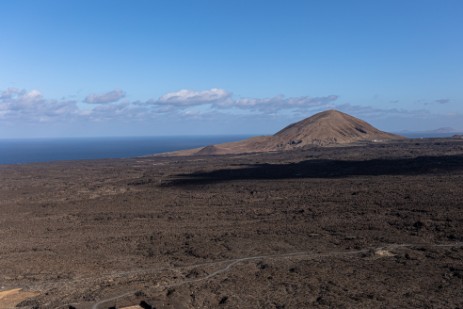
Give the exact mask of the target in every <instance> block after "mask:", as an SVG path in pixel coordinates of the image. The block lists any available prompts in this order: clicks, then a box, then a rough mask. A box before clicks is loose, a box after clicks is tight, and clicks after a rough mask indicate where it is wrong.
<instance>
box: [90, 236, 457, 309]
mask: <svg viewBox="0 0 463 309" xmlns="http://www.w3.org/2000/svg"><path fill="white" fill-rule="evenodd" d="M410 247H447V248H452V247H463V242H456V243H449V244H389V245H384V246H380V247H371V248H367V249H361V250H353V251H329V252H326V253H313V252H308V251H301V252H291V253H281V254H271V255H258V256H249V257H242V258H236V259H229V260H223V261H218V262H211V263H200V264H193V265H188V266H180V267H177V269H194V268H196V267H200V266H212V265H220V264H227V265H226V266H225V267H223V268H220V269H218V270H216V271H214V272H212V273H210V274H208V275H207V276H204V277H201V278H195V279H188V280H183V281H180V282H177V283H173V284H166V285H163V286H160V287H159V288H160V289H167V288H172V287H178V286H181V285H184V284H191V283H197V282H201V281H205V280H209V279H211V278H213V277H215V276H217V275H219V274H221V273H225V272H227V271H229V270H230V269H231V268H232V267H233V266H235V265H237V264H239V263H242V262H246V261H254V260H262V259H285V258H291V257H300V258H305V259H317V258H328V257H335V256H352V255H358V254H364V253H368V252H371V251H373V252H377V251H378V250H387V251H389V250H394V249H397V248H410ZM148 272H149V270H145V271H136V273H140V274H142V273H148ZM134 273H135V272H134ZM134 293H135V291H132V292H127V293H124V294H120V295H117V296H113V297H111V298H106V299H102V300H100V301H98V302H97V303H95V304H94V305H93V306H92V309H99V306H100V305H102V304H105V303H107V302H110V301H114V300H117V299H120V298H124V297H127V296H131V295H134Z"/></svg>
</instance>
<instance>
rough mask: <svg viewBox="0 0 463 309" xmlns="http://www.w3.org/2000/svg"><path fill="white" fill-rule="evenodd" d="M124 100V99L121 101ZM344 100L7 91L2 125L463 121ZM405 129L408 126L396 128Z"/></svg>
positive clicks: (0, 110) (0, 97) (214, 92)
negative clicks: (323, 118)
mask: <svg viewBox="0 0 463 309" xmlns="http://www.w3.org/2000/svg"><path fill="white" fill-rule="evenodd" d="M122 98H125V99H124V100H121V99H122ZM339 101H340V99H339V96H338V95H335V94H329V95H326V96H313V97H312V96H299V97H287V96H284V95H276V96H273V97H268V98H251V97H237V96H235V95H234V94H233V93H231V92H229V91H226V90H224V89H219V88H212V89H209V90H201V91H196V90H187V89H182V90H179V91H175V92H169V93H166V94H164V95H161V96H160V97H158V98H151V99H148V100H145V101H140V100H138V101H136V100H128V99H127V98H126V93H125V92H124V91H122V90H112V91H108V92H106V93H102V94H89V95H87V96H84V97H83V99H76V100H68V99H50V98H47V97H45V96H44V95H43V94H42V93H41V92H40V91H38V90H25V89H17V88H7V89H5V90H3V91H0V124H2V123H3V124H8V123H9V124H10V127H11V128H14V127H16V126H21V125H22V124H28V125H29V124H31V123H62V124H67V123H75V124H76V125H82V126H83V125H84V124H85V123H89V122H91V123H111V124H112V125H114V126H117V125H118V124H121V123H125V124H127V125H129V126H131V125H137V124H144V125H150V126H153V125H155V123H156V122H157V121H166V119H173V120H175V121H180V122H182V121H196V123H198V124H199V123H200V122H201V121H203V122H209V123H213V122H214V121H215V122H220V121H223V119H235V120H239V119H241V120H243V119H248V120H249V119H255V120H256V121H261V122H262V123H265V122H266V121H267V122H268V120H272V121H273V120H279V121H283V120H282V119H286V120H287V121H288V122H289V121H296V120H300V119H302V118H305V117H308V116H310V115H312V114H314V113H315V112H319V111H322V110H326V109H338V110H341V111H344V112H346V113H349V114H352V115H353V116H356V117H360V118H363V119H365V120H367V121H372V120H375V119H377V120H378V121H381V119H382V120H384V121H386V120H387V121H388V122H385V126H384V127H385V128H387V126H388V124H389V123H390V121H391V120H392V121H393V122H392V123H394V124H398V123H403V124H408V123H410V120H412V121H421V122H422V123H428V120H429V119H433V121H434V122H435V123H436V124H437V123H446V121H447V120H451V121H453V122H457V120H458V119H462V120H463V115H461V114H459V113H456V114H455V113H453V114H449V115H445V114H435V113H434V114H433V113H431V112H430V111H429V110H426V109H420V110H406V109H401V108H397V107H395V108H387V107H374V106H365V105H356V104H352V103H349V102H339ZM433 101H435V102H436V103H439V104H446V103H448V102H449V100H448V99H440V100H433ZM218 119H222V120H218ZM401 119H402V120H401ZM248 120H247V121H248ZM265 120H266V121H265ZM286 120H285V121H286ZM243 121H244V120H243ZM396 121H398V122H396ZM400 121H402V122H400ZM462 122H463V121H462ZM231 123H233V121H231ZM440 126H442V125H440ZM402 128H403V126H402V127H400V128H397V129H402Z"/></svg>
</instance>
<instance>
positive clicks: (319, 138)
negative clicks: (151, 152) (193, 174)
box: [162, 110, 404, 156]
mask: <svg viewBox="0 0 463 309" xmlns="http://www.w3.org/2000/svg"><path fill="white" fill-rule="evenodd" d="M400 139H404V137H402V136H399V135H395V134H391V133H387V132H383V131H380V130H378V129H376V128H375V127H373V126H372V125H370V124H368V123H367V122H365V121H363V120H360V119H358V118H355V117H353V116H350V115H348V114H345V113H342V112H340V111H337V110H328V111H324V112H321V113H318V114H315V115H313V116H311V117H309V118H306V119H304V120H301V121H299V122H296V123H293V124H291V125H289V126H287V127H286V128H284V129H283V130H281V131H279V132H277V133H276V134H274V135H272V136H258V137H253V138H250V139H246V140H243V141H238V142H232V143H225V144H218V145H210V146H206V147H203V148H198V149H191V150H182V151H176V152H171V153H167V154H162V155H173V156H189V155H220V154H238V153H250V152H269V151H282V150H291V149H297V148H302V147H310V146H312V147H313V146H323V147H327V146H336V145H340V144H351V143H356V142H383V141H387V140H400Z"/></svg>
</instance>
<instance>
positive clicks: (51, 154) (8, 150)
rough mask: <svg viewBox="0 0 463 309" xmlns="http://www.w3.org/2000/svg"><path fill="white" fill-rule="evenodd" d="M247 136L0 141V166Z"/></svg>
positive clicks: (153, 150) (171, 148)
mask: <svg viewBox="0 0 463 309" xmlns="http://www.w3.org/2000/svg"><path fill="white" fill-rule="evenodd" d="M248 137H250V136H249V135H246V136H243V135H227V136H173V137H172V136H169V137H166V136H164V137H98V138H53V139H51V138H42V139H0V164H18V163H32V162H49V161H57V160H86V159H103V158H128V157H137V156H144V155H149V154H155V153H161V152H168V151H175V150H183V149H190V148H197V147H202V146H207V145H212V144H219V143H225V142H232V141H238V140H242V139H245V138H248Z"/></svg>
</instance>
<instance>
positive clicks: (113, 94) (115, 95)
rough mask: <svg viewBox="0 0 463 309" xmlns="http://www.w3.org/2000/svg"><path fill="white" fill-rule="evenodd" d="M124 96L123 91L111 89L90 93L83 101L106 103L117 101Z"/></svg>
mask: <svg viewBox="0 0 463 309" xmlns="http://www.w3.org/2000/svg"><path fill="white" fill-rule="evenodd" d="M124 97H125V92H124V91H122V90H113V91H109V92H106V93H103V94H91V95H88V96H87V97H86V98H85V99H84V102H85V103H89V104H108V103H114V102H117V101H119V100H120V99H122V98H124Z"/></svg>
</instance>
